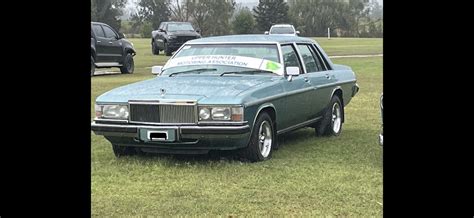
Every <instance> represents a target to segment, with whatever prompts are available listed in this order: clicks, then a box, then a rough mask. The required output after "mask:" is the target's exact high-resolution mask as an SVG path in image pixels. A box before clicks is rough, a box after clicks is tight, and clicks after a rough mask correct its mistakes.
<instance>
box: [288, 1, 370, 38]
mask: <svg viewBox="0 0 474 218" xmlns="http://www.w3.org/2000/svg"><path fill="white" fill-rule="evenodd" d="M288 3H289V5H290V11H289V15H290V17H291V20H292V22H293V24H294V25H296V26H298V27H300V28H301V29H302V30H300V31H301V32H302V33H304V34H305V35H307V36H326V35H327V28H330V29H331V34H333V33H334V31H335V30H336V29H337V32H339V33H341V34H342V35H345V36H358V35H359V26H360V24H361V23H362V21H363V20H364V19H366V18H367V16H368V12H369V10H368V7H367V5H368V1H366V0H346V1H342V0H289V1H288Z"/></svg>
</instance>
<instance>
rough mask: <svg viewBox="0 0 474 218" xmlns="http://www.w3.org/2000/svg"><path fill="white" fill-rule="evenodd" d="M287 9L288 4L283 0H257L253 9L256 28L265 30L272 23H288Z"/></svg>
mask: <svg viewBox="0 0 474 218" xmlns="http://www.w3.org/2000/svg"><path fill="white" fill-rule="evenodd" d="M288 10H289V6H288V5H287V4H286V2H284V1H283V0H259V3H258V6H257V7H256V8H254V9H253V12H254V13H255V15H254V16H255V20H256V22H257V28H258V30H260V31H266V30H269V29H270V27H271V26H272V25H273V24H278V23H288V22H289V18H288Z"/></svg>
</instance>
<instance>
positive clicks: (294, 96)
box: [280, 44, 313, 129]
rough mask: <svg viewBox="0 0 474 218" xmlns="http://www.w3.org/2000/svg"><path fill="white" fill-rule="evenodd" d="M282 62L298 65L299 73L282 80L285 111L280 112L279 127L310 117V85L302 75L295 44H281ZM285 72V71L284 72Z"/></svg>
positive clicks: (292, 65) (287, 64)
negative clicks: (284, 94)
mask: <svg viewBox="0 0 474 218" xmlns="http://www.w3.org/2000/svg"><path fill="white" fill-rule="evenodd" d="M281 51H282V55H283V62H284V66H285V70H286V67H299V68H300V75H298V76H293V78H292V79H291V80H284V81H283V89H284V91H285V93H286V97H285V105H286V106H285V111H284V112H283V113H282V117H281V118H282V122H281V123H280V128H281V129H285V128H288V127H291V126H294V125H297V124H300V123H303V122H305V121H307V120H309V119H310V117H309V116H310V113H309V111H310V103H309V102H308V100H309V98H310V97H311V89H313V88H312V86H311V85H310V83H309V80H308V79H307V78H306V77H305V75H304V69H303V67H302V64H301V60H300V57H299V55H298V53H297V51H296V49H295V44H284V45H281ZM285 73H286V72H285Z"/></svg>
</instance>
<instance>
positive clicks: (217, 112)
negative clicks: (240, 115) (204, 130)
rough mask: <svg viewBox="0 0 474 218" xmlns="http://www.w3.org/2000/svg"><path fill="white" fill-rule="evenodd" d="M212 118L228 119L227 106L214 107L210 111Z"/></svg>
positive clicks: (228, 109) (228, 110)
mask: <svg viewBox="0 0 474 218" xmlns="http://www.w3.org/2000/svg"><path fill="white" fill-rule="evenodd" d="M211 114H212V119H213V120H230V108H229V107H215V108H212V111H211Z"/></svg>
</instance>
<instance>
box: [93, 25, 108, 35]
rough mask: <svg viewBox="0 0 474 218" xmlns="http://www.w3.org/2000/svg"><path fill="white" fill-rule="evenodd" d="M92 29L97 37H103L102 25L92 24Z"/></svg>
mask: <svg viewBox="0 0 474 218" xmlns="http://www.w3.org/2000/svg"><path fill="white" fill-rule="evenodd" d="M92 30H93V31H94V33H95V35H96V36H97V37H102V38H105V34H104V31H103V30H102V27H100V25H97V24H94V25H92Z"/></svg>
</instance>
